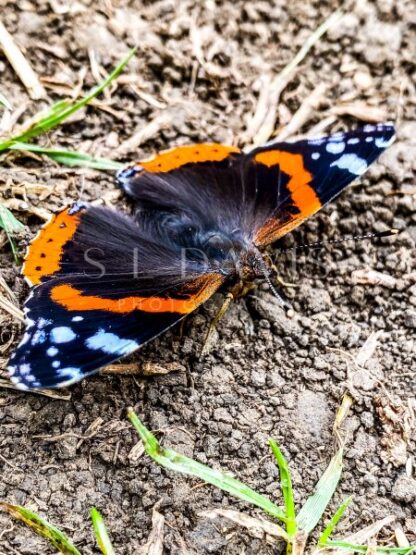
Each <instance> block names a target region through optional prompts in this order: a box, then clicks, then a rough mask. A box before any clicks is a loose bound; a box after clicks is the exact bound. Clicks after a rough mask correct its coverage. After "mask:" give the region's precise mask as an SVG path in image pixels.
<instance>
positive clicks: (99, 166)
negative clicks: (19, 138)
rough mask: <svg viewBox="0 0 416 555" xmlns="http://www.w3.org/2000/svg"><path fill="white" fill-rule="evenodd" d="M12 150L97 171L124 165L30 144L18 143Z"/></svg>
mask: <svg viewBox="0 0 416 555" xmlns="http://www.w3.org/2000/svg"><path fill="white" fill-rule="evenodd" d="M9 148H10V150H19V151H23V152H36V153H37V154H45V155H46V156H49V158H52V159H53V160H55V161H56V162H59V163H60V164H65V165H66V166H77V167H84V168H92V169H95V170H115V171H116V170H119V169H121V168H122V167H123V164H120V162H116V161H114V160H108V159H107V158H95V157H94V156H90V155H89V154H85V153H83V152H77V151H73V150H66V149H62V148H60V149H55V148H44V147H42V146H39V145H32V144H30V143H20V142H16V143H13V144H12V145H10V147H9Z"/></svg>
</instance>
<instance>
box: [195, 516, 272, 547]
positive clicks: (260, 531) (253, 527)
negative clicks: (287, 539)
mask: <svg viewBox="0 0 416 555" xmlns="http://www.w3.org/2000/svg"><path fill="white" fill-rule="evenodd" d="M199 515H200V516H205V517H207V518H210V519H214V518H217V517H222V518H226V519H227V520H230V521H231V522H234V523H235V524H238V525H239V526H243V527H244V528H247V530H248V531H249V532H250V534H251V535H252V536H253V537H255V538H258V539H262V538H263V537H264V536H266V539H267V538H269V541H272V538H273V539H274V538H276V539H277V538H278V539H282V536H281V534H280V533H279V530H278V529H276V526H275V524H273V522H269V521H267V520H260V519H259V518H254V517H252V516H249V515H247V514H245V513H241V512H240V511H234V510H232V509H213V510H212V511H204V512H201V513H199ZM273 543H274V542H273Z"/></svg>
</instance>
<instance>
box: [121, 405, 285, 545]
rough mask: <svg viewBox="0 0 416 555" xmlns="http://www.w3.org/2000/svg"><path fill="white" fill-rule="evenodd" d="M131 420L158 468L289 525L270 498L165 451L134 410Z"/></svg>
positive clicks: (168, 450)
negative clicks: (189, 478) (203, 484)
mask: <svg viewBox="0 0 416 555" xmlns="http://www.w3.org/2000/svg"><path fill="white" fill-rule="evenodd" d="M128 417H129V420H130V422H131V423H132V424H133V426H134V427H135V429H136V431H137V433H138V434H139V436H140V437H141V439H142V441H143V444H144V448H145V450H146V452H147V454H148V455H149V456H150V457H152V459H153V460H155V461H156V462H157V463H158V464H160V465H161V466H164V467H165V468H169V469H170V470H175V471H177V472H181V473H183V474H188V475H190V476H195V477H197V478H200V479H201V480H204V482H208V483H209V484H212V485H213V486H216V487H217V488H220V489H222V490H223V491H226V492H228V493H231V494H232V495H234V496H235V497H238V498H239V499H242V500H244V501H247V502H248V503H251V504H252V505H256V506H257V507H260V508H261V509H263V511H265V512H266V513H268V514H270V515H271V516H273V517H274V518H277V519H279V520H281V521H283V522H285V523H286V516H285V513H284V512H283V511H282V509H281V508H280V507H278V506H277V505H275V504H274V503H272V502H271V501H270V500H269V499H267V497H264V496H263V495H260V494H259V493H257V492H256V491H254V490H252V489H251V488H249V487H248V486H246V485H245V484H243V483H242V482H240V481H239V480H236V479H235V478H232V477H231V476H229V475H227V474H225V473H224V472H220V471H219V470H215V469H213V468H211V467H209V466H206V465H204V464H201V463H199V462H197V461H194V460H193V459H191V458H189V457H185V456H184V455H180V454H179V453H176V451H173V450H172V449H167V448H164V447H162V446H161V445H160V444H159V442H158V440H157V439H156V437H155V436H154V435H153V434H152V433H151V432H150V431H149V430H148V429H147V428H146V427H145V426H144V424H143V423H142V422H141V420H140V419H139V417H138V416H137V415H136V413H135V412H134V411H133V409H129V410H128ZM276 528H277V530H278V532H279V534H280V535H281V537H283V538H285V539H286V540H287V539H288V536H287V533H286V532H285V530H283V528H281V527H280V526H278V525H277V524H276Z"/></svg>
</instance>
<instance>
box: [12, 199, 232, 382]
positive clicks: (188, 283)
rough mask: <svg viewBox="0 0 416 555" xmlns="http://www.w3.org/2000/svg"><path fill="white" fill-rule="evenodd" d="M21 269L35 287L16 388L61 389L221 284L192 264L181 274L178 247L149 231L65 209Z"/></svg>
mask: <svg viewBox="0 0 416 555" xmlns="http://www.w3.org/2000/svg"><path fill="white" fill-rule="evenodd" d="M74 217H76V222H73V224H74V225H73V227H74V229H72V231H71V234H68V237H67V238H66V239H64V237H63V234H62V230H65V229H68V228H69V227H70V225H69V220H68V218H70V219H71V218H74ZM63 220H64V221H65V222H66V227H61V224H62V221H63ZM70 221H71V222H72V219H71V220H70ZM71 225H72V224H71ZM50 238H52V239H53V241H52V244H54V245H55V247H54V249H51V250H50V251H48V250H47V249H45V247H46V246H47V245H48V244H51V243H48V239H50ZM58 245H59V246H58ZM41 254H44V255H45V256H41ZM25 273H26V276H27V277H28V279H30V280H31V282H32V283H35V284H37V285H36V287H35V288H34V289H33V290H32V292H31V293H30V295H29V298H28V299H27V301H26V303H25V313H26V318H27V329H26V333H25V334H24V337H23V339H22V341H21V343H20V344H19V345H18V347H17V349H16V351H15V353H14V354H13V356H12V358H11V359H10V362H9V365H8V368H9V371H10V374H11V379H12V381H13V382H14V383H15V384H16V385H18V386H19V387H21V388H22V389H25V388H40V387H62V386H64V385H68V384H70V383H73V382H75V381H78V380H80V379H82V378H83V377H85V376H87V375H90V374H92V373H94V372H96V371H97V370H98V369H99V368H101V367H102V366H105V365H107V364H109V363H110V362H112V361H114V360H117V359H118V358H120V357H121V356H124V355H126V354H129V353H131V352H133V351H135V350H136V349H138V348H139V347H141V346H142V345H144V344H145V343H146V342H147V341H149V340H150V339H152V338H154V337H156V336H157V335H159V334H160V333H162V332H163V331H164V330H166V329H167V328H169V327H170V326H172V325H173V324H175V323H176V322H178V321H179V320H181V319H182V318H183V317H184V316H185V315H187V314H189V313H190V312H192V311H193V310H195V309H196V308H197V307H198V306H199V305H200V304H201V303H202V302H204V301H205V300H206V299H207V298H209V297H210V296H211V295H212V293H213V292H214V291H215V290H216V289H217V288H218V287H219V286H220V285H221V284H222V282H223V276H221V275H219V274H217V273H208V272H207V271H206V268H205V267H204V266H202V265H201V266H198V264H197V263H196V262H195V263H194V264H191V265H190V267H189V268H188V270H187V273H184V269H183V268H182V266H181V260H180V252H179V249H178V247H177V245H175V244H174V243H169V241H168V238H167V237H162V236H160V237H159V236H158V235H157V233H155V230H154V229H153V230H152V229H147V228H143V227H141V226H140V225H139V224H138V223H137V222H136V221H134V220H133V219H132V218H129V217H126V216H124V215H122V214H119V213H117V212H114V211H111V210H107V209H103V208H93V207H89V206H83V207H82V208H80V207H79V206H74V207H71V208H70V209H66V210H65V211H63V212H62V213H61V215H58V216H57V217H56V218H54V219H53V220H52V221H51V223H50V224H49V226H46V228H44V229H43V230H42V231H41V233H40V234H39V236H38V238H37V239H36V240H35V241H34V242H33V244H32V246H31V248H30V249H29V253H28V256H27V258H26V264H25Z"/></svg>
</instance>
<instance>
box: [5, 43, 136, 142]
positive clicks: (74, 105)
mask: <svg viewBox="0 0 416 555" xmlns="http://www.w3.org/2000/svg"><path fill="white" fill-rule="evenodd" d="M135 53H136V48H133V49H132V50H130V52H129V53H128V55H127V56H126V57H125V58H124V60H122V61H121V62H120V63H119V64H118V65H117V66H116V67H115V68H114V69H113V71H112V72H111V73H110V74H109V75H108V76H107V77H106V78H105V79H104V80H103V81H102V82H101V83H99V84H98V85H97V86H96V87H94V88H93V89H92V90H91V91H90V92H89V93H88V94H87V95H85V96H84V97H82V98H81V99H80V100H78V101H77V102H69V101H68V100H62V101H59V102H57V103H56V104H53V105H52V106H51V107H50V108H48V109H47V110H46V111H45V112H41V113H40V114H39V115H38V117H36V118H35V122H34V123H33V125H32V126H31V127H30V128H29V129H27V130H26V131H24V132H23V133H21V134H20V135H17V136H15V137H11V138H10V139H8V140H7V141H5V142H3V143H0V151H2V150H6V149H8V148H10V146H11V145H12V144H13V143H15V142H22V143H25V142H28V141H30V140H31V139H33V138H35V137H37V136H38V135H41V134H42V133H46V132H47V131H50V130H51V129H53V128H54V127H56V126H57V125H59V124H61V123H62V122H63V121H65V120H66V119H68V118H69V117H70V116H72V115H73V114H74V113H75V112H77V111H78V110H80V109H81V108H83V107H84V106H86V105H87V104H88V103H89V102H91V100H92V99H93V98H95V97H96V96H98V95H99V94H101V93H102V92H103V90H104V89H105V88H106V87H108V85H110V83H111V82H112V81H114V79H116V78H117V76H118V75H119V74H120V73H121V72H122V71H123V69H124V67H125V66H126V64H127V63H128V62H129V61H130V59H131V58H132V57H133V56H134V54H135Z"/></svg>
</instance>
